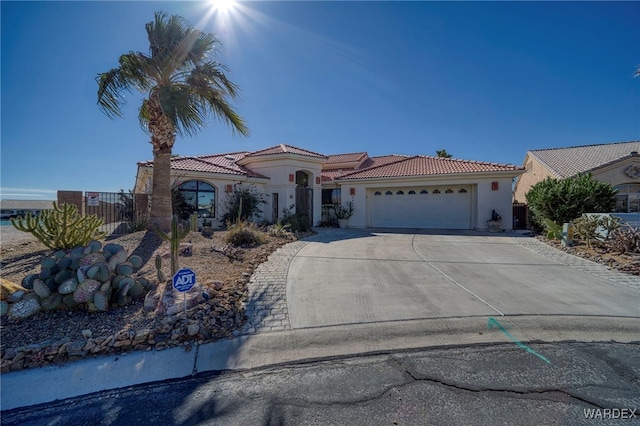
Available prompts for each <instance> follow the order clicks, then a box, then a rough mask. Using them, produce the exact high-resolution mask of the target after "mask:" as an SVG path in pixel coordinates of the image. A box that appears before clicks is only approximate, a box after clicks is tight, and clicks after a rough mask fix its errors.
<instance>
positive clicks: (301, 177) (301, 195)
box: [296, 170, 313, 226]
mask: <svg viewBox="0 0 640 426" xmlns="http://www.w3.org/2000/svg"><path fill="white" fill-rule="evenodd" d="M296 214H299V215H302V216H306V218H307V224H308V225H309V226H311V224H312V223H313V189H312V188H309V175H308V174H307V173H306V172H303V171H302V170H298V171H297V172H296Z"/></svg>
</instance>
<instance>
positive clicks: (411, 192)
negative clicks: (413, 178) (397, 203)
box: [407, 189, 416, 195]
mask: <svg viewBox="0 0 640 426" xmlns="http://www.w3.org/2000/svg"><path fill="white" fill-rule="evenodd" d="M415 193H416V191H414V190H413V189H412V190H411V191H409V192H407V194H409V195H413V194H415Z"/></svg>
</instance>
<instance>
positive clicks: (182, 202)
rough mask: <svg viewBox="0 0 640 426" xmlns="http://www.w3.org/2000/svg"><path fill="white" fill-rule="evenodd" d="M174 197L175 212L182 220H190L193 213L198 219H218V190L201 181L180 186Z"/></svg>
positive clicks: (191, 181)
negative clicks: (196, 213)
mask: <svg viewBox="0 0 640 426" xmlns="http://www.w3.org/2000/svg"><path fill="white" fill-rule="evenodd" d="M177 193H178V194H179V195H177V196H176V195H174V197H173V211H174V214H176V215H178V216H179V217H180V218H181V219H188V218H189V216H190V215H191V213H193V212H198V217H203V218H208V217H216V189H215V188H214V187H213V186H212V185H210V184H208V183H206V182H202V181H199V180H190V181H187V182H184V183H182V184H180V185H179V186H178V191H177Z"/></svg>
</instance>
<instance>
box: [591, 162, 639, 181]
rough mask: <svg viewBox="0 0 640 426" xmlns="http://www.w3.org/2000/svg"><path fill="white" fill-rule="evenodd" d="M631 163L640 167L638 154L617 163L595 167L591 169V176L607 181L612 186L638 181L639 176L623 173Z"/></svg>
mask: <svg viewBox="0 0 640 426" xmlns="http://www.w3.org/2000/svg"><path fill="white" fill-rule="evenodd" d="M631 165H637V166H638V167H640V156H634V157H631V158H627V159H624V160H622V161H620V162H618V163H615V164H611V165H608V166H605V167H602V168H600V169H596V170H594V171H593V173H592V176H593V177H594V178H595V179H598V180H599V181H601V182H607V183H610V184H611V185H613V186H616V185H621V184H624V183H640V177H637V178H635V179H634V178H633V177H631V176H627V175H626V174H625V173H624V172H625V170H626V169H627V168H628V167H629V166H631Z"/></svg>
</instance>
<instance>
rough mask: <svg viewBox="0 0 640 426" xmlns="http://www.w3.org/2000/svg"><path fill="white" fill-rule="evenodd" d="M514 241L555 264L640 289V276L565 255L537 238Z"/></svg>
mask: <svg viewBox="0 0 640 426" xmlns="http://www.w3.org/2000/svg"><path fill="white" fill-rule="evenodd" d="M513 240H514V241H515V242H516V243H517V244H518V245H520V246H522V247H524V248H526V249H527V250H530V251H532V252H533V253H535V254H537V255H539V256H542V257H546V258H547V259H551V260H553V261H555V262H558V263H561V264H563V265H566V266H569V267H571V268H575V269H578V270H580V271H583V272H586V273H589V274H591V275H595V276H597V277H600V278H603V279H605V280H609V281H613V282H615V283H618V284H623V285H626V286H629V287H632V288H636V289H640V276H636V275H630V274H625V273H623V272H620V271H617V270H615V269H612V268H610V267H608V266H605V265H601V264H599V263H596V262H593V261H591V260H587V259H584V258H582V257H579V256H574V255H572V254H569V253H565V252H564V251H562V250H558V249H557V248H555V247H551V246H550V245H548V244H545V243H543V242H542V241H538V240H537V239H535V238H514V239H513Z"/></svg>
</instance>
